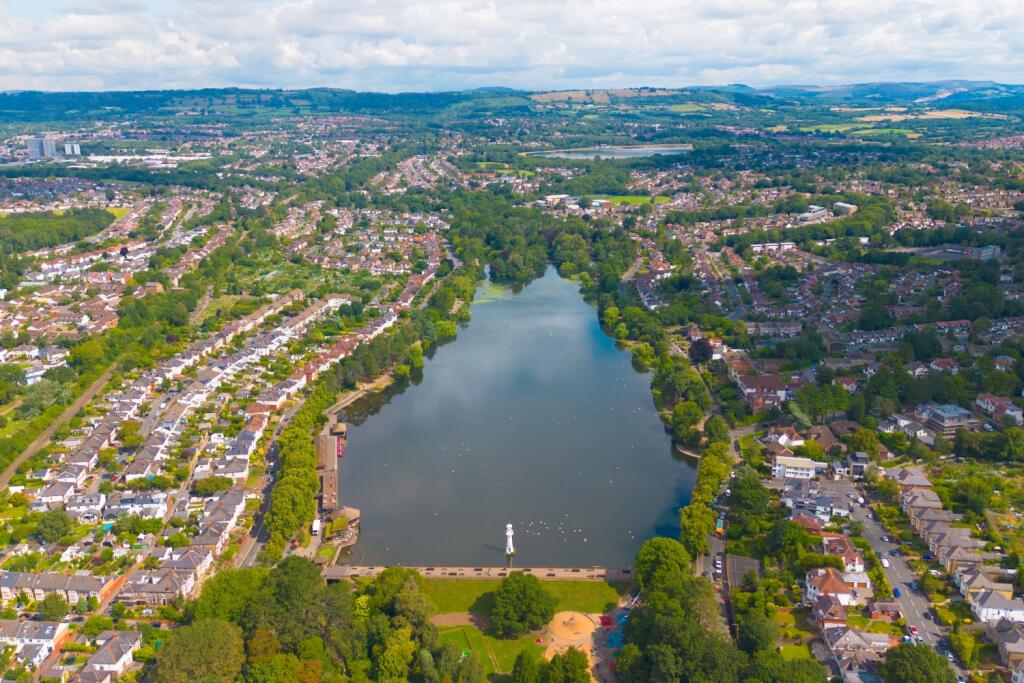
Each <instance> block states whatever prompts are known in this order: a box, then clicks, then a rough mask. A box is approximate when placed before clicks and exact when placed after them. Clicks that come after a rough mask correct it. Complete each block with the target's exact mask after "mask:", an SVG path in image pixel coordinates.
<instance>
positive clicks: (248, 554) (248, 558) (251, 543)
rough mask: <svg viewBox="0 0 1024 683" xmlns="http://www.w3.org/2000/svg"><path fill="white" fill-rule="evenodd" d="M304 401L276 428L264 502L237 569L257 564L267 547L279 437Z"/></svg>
mask: <svg viewBox="0 0 1024 683" xmlns="http://www.w3.org/2000/svg"><path fill="white" fill-rule="evenodd" d="M304 402H305V399H303V400H302V401H296V402H295V404H294V405H292V406H291V407H289V408H288V410H286V411H285V413H284V415H282V416H281V419H280V421H278V423H277V426H276V427H275V428H274V435H273V437H272V438H271V440H270V445H269V446H267V456H266V458H265V459H264V463H265V464H266V474H264V475H263V481H262V482H260V483H261V485H262V486H263V502H262V504H261V505H260V509H259V511H258V512H257V513H256V521H255V523H254V524H253V525H252V531H251V532H250V533H249V535H248V536H247V537H246V538H245V540H244V541H243V543H242V545H241V547H240V548H239V549H238V553H237V554H236V555H235V566H236V567H249V566H252V565H254V564H255V563H256V558H257V557H258V556H259V554H260V551H261V550H262V549H263V546H264V545H266V542H267V539H266V534H265V533H263V520H264V518H265V517H266V515H267V508H269V507H270V492H271V491H272V490H273V488H274V481H275V479H276V474H277V468H278V459H277V437H279V436H280V435H281V432H283V431H284V429H285V427H287V426H288V423H290V422H291V421H292V418H294V417H295V413H297V412H299V409H300V408H301V407H302V404H303V403H304Z"/></svg>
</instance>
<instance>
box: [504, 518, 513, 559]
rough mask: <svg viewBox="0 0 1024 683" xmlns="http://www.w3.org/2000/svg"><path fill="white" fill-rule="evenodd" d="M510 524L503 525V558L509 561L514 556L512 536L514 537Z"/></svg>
mask: <svg viewBox="0 0 1024 683" xmlns="http://www.w3.org/2000/svg"><path fill="white" fill-rule="evenodd" d="M515 533H516V532H515V531H513V530H512V525H511V524H506V525H505V557H507V558H509V559H511V558H512V556H513V555H515V554H516V547H515V546H514V545H513V544H512V536H514V535H515Z"/></svg>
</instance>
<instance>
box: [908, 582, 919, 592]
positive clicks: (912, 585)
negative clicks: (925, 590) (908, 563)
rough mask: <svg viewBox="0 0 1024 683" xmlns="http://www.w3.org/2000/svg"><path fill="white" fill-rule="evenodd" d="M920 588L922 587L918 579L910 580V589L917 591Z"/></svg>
mask: <svg viewBox="0 0 1024 683" xmlns="http://www.w3.org/2000/svg"><path fill="white" fill-rule="evenodd" d="M919 588H921V584H919V583H918V582H917V581H911V582H910V590H912V591H916V590H918V589H919Z"/></svg>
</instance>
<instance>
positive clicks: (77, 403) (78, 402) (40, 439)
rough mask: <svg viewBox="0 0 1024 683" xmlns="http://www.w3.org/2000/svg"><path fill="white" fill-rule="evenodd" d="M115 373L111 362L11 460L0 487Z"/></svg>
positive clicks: (0, 481)
mask: <svg viewBox="0 0 1024 683" xmlns="http://www.w3.org/2000/svg"><path fill="white" fill-rule="evenodd" d="M113 375H114V366H113V364H111V365H110V366H109V367H108V368H107V369H106V370H104V371H103V374H102V375H100V376H99V377H98V378H97V379H96V381H95V382H93V383H92V384H90V385H89V388H88V389H86V390H85V391H84V392H83V393H82V395H81V396H79V397H78V398H76V399H75V400H74V401H73V402H72V403H71V405H69V406H68V407H67V408H65V409H64V412H63V413H61V414H60V416H59V417H58V418H57V419H56V420H54V421H53V422H52V423H51V424H50V426H49V427H47V428H46V429H44V430H43V433H42V434H40V435H39V436H37V437H36V439H35V441H33V442H32V443H30V444H29V445H28V448H26V449H25V450H24V451H22V452H21V455H19V456H18V457H17V458H15V459H14V460H13V461H12V462H11V464H10V465H8V466H7V468H6V469H5V470H4V471H3V473H0V487H6V486H7V485H8V484H10V483H11V477H13V476H14V474H15V472H17V471H18V467H20V466H21V464H22V463H23V462H25V461H26V460H28V459H29V458H31V457H32V456H33V455H35V454H36V453H38V452H39V451H40V450H41V449H42V448H43V447H44V446H46V444H48V443H50V439H52V438H53V435H54V434H55V433H56V432H57V430H58V429H59V428H60V427H61V426H62V425H64V423H66V422H67V421H68V420H70V419H71V418H73V417H74V416H75V414H76V413H78V411H79V410H81V409H82V408H84V407H85V406H86V405H87V404H88V403H89V401H91V400H92V399H93V398H95V396H96V394H98V393H100V390H102V389H103V387H105V386H106V385H107V382H109V381H110V378H111V377H112V376H113Z"/></svg>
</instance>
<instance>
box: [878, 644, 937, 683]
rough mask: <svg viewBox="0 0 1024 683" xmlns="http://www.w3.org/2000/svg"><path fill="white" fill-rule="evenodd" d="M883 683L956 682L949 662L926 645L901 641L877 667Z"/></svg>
mask: <svg viewBox="0 0 1024 683" xmlns="http://www.w3.org/2000/svg"><path fill="white" fill-rule="evenodd" d="M878 673H879V674H880V675H881V676H882V680H883V681H885V683H956V675H955V674H954V673H953V670H952V669H951V668H949V663H948V662H946V660H945V659H943V658H942V657H940V656H939V654H938V653H937V652H936V651H935V650H933V649H932V648H931V647H930V646H928V645H923V644H915V643H901V644H900V645H897V646H896V647H894V648H893V649H891V650H889V651H888V652H887V653H886V654H885V659H884V660H882V663H881V665H879V667H878Z"/></svg>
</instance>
